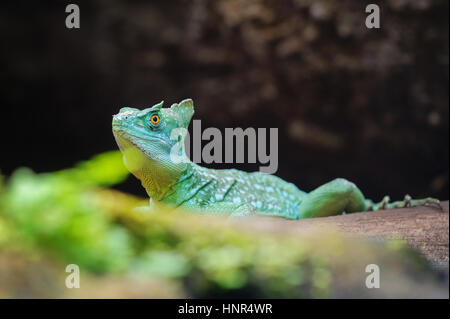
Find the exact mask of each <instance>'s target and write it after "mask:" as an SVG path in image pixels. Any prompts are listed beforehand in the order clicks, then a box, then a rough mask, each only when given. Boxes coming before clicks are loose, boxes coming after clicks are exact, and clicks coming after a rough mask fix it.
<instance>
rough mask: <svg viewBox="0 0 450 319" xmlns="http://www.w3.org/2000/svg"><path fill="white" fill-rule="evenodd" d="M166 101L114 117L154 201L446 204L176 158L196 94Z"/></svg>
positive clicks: (314, 209)
mask: <svg viewBox="0 0 450 319" xmlns="http://www.w3.org/2000/svg"><path fill="white" fill-rule="evenodd" d="M162 106H163V102H161V103H159V104H156V105H154V106H153V107H151V108H146V109H144V110H139V109H136V108H128V107H126V108H122V109H121V110H120V112H119V113H118V114H116V115H114V116H113V122H112V126H113V133H114V136H115V139H116V141H117V144H118V145H119V148H120V150H121V151H122V153H123V155H124V162H125V166H126V167H127V169H128V170H129V171H130V172H131V173H132V174H133V175H135V176H136V177H137V178H138V179H139V180H140V181H141V183H142V185H143V186H144V188H145V190H146V191H147V193H148V195H149V196H150V207H152V205H157V204H158V203H163V204H166V205H169V206H173V207H180V208H185V209H192V210H196V211H200V212H211V213H229V214H231V215H232V216H245V215H249V214H253V213H258V214H265V215H271V216H280V217H285V218H288V219H300V218H309V217H323V216H331V215H337V214H341V213H353V212H362V211H369V210H379V209H390V208H399V207H408V206H418V205H427V204H436V205H438V206H440V203H439V200H437V199H434V198H425V199H418V200H413V199H411V197H410V196H409V195H406V196H405V198H404V200H403V201H398V202H393V203H390V202H389V197H388V196H385V197H384V198H383V200H382V201H381V202H380V203H377V204H375V203H373V202H372V201H371V200H367V199H365V198H364V195H363V194H362V192H361V191H360V190H359V189H358V187H356V185H355V184H353V183H352V182H349V181H347V180H345V179H343V178H338V179H335V180H333V181H331V182H329V183H326V184H324V185H322V186H320V187H318V188H316V189H315V190H313V191H312V192H310V193H307V192H304V191H302V190H300V189H298V188H297V187H296V186H295V185H294V184H292V183H288V182H286V181H284V180H282V179H281V178H278V177H276V176H274V175H269V174H264V173H260V172H254V173H247V172H243V171H239V170H235V169H230V170H228V169H227V170H213V169H208V168H205V167H201V166H199V165H197V164H195V163H193V162H191V161H189V159H187V156H186V155H185V154H182V155H183V156H185V160H183V161H174V160H173V158H172V157H171V151H172V150H173V148H174V146H175V144H176V143H179V142H183V139H184V137H183V136H178V137H177V138H173V136H172V131H173V130H174V129H177V128H183V129H187V127H188V126H189V123H190V121H191V118H192V116H193V114H194V106H193V102H192V100H191V99H186V100H183V101H182V102H180V103H176V104H173V105H172V106H171V107H170V108H163V107H162ZM182 151H183V152H184V150H182Z"/></svg>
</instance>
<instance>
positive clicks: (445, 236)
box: [252, 201, 449, 269]
mask: <svg viewBox="0 0 450 319" xmlns="http://www.w3.org/2000/svg"><path fill="white" fill-rule="evenodd" d="M442 207H443V210H442V211H441V210H439V209H437V208H435V207H428V206H419V207H410V208H401V209H392V210H382V211H377V212H363V213H354V214H348V215H339V216H331V217H323V218H310V219H303V220H299V221H295V222H292V221H289V220H283V219H279V218H271V217H263V218H258V220H257V221H256V222H254V223H252V227H256V228H258V229H265V230H271V231H282V232H287V231H289V232H294V233H302V234H305V233H308V232H313V231H316V230H319V229H324V228H330V227H331V228H337V229H338V230H339V231H340V232H342V233H344V234H348V235H351V236H362V237H364V238H366V239H370V240H384V239H398V240H402V241H405V242H406V243H407V244H408V245H409V246H410V247H411V248H413V249H415V250H417V251H418V252H419V253H420V254H422V255H423V256H424V257H425V258H426V259H428V260H429V261H430V262H431V263H432V264H433V265H434V266H436V267H438V268H444V267H445V268H447V269H448V265H449V202H448V201H445V202H443V203H442ZM267 219H270V221H268V220H267Z"/></svg>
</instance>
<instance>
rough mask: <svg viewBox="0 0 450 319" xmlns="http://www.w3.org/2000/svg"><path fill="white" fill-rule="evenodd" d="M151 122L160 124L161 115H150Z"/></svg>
mask: <svg viewBox="0 0 450 319" xmlns="http://www.w3.org/2000/svg"><path fill="white" fill-rule="evenodd" d="M150 122H151V123H152V124H153V125H158V124H159V115H158V114H153V115H152V116H151V117H150Z"/></svg>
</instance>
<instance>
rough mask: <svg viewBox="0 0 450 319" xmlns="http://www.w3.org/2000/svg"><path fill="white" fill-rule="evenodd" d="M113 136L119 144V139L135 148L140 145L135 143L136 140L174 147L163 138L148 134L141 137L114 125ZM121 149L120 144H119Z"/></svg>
mask: <svg viewBox="0 0 450 319" xmlns="http://www.w3.org/2000/svg"><path fill="white" fill-rule="evenodd" d="M113 134H114V137H115V138H116V142H117V144H119V141H118V139H120V141H123V140H125V141H127V142H128V143H130V144H132V145H133V146H135V147H138V148H139V145H138V143H136V142H134V140H142V141H143V142H151V143H162V144H165V145H167V146H170V147H172V146H173V144H172V143H171V142H169V141H168V140H166V139H164V138H162V137H156V136H149V135H148V134H145V136H139V135H137V134H134V133H130V132H129V130H128V129H127V128H125V127H122V126H120V125H117V124H114V125H113ZM119 147H120V144H119Z"/></svg>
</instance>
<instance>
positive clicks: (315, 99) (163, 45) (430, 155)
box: [0, 0, 449, 200]
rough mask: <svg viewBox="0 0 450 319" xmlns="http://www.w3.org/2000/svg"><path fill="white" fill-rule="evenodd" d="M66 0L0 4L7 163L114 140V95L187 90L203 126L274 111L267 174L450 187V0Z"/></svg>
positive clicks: (399, 190) (75, 152)
mask: <svg viewBox="0 0 450 319" xmlns="http://www.w3.org/2000/svg"><path fill="white" fill-rule="evenodd" d="M72 2H73V3H76V4H78V5H79V6H80V11H81V28H80V29H66V27H65V19H66V16H67V13H65V7H66V5H67V4H68V3H70V2H68V1H14V2H12V1H11V2H8V1H6V2H2V4H1V11H0V32H1V39H2V41H1V45H2V50H1V53H0V54H1V72H0V92H1V123H2V124H1V125H0V134H1V141H2V143H1V156H0V161H1V162H0V169H1V170H2V172H3V173H4V174H10V173H11V172H12V171H13V170H14V169H15V168H17V167H20V166H28V167H31V168H33V169H34V170H35V171H37V172H43V171H52V170H57V169H61V168H65V167H68V166H70V165H73V164H74V163H75V162H77V161H79V160H83V159H87V158H89V157H90V156H92V155H93V154H96V153H99V152H102V151H106V150H111V149H116V148H117V147H116V144H115V141H114V139H113V136H112V134H111V115H112V114H114V113H117V112H118V110H119V108H120V107H123V106H137V107H147V106H151V105H153V104H155V103H157V102H159V101H161V100H165V101H166V105H167V106H169V105H170V104H171V103H174V102H178V101H180V100H182V99H184V98H186V97H191V98H193V99H194V103H195V105H196V114H195V117H194V118H196V119H201V120H202V126H203V127H204V128H206V127H209V126H215V127H218V128H221V129H223V128H225V127H238V126H240V127H243V128H245V127H278V128H279V145H280V150H279V170H278V172H277V175H278V176H280V177H282V178H285V179H287V180H289V181H292V182H294V183H295V184H296V185H297V186H299V187H300V188H301V189H303V190H306V191H310V190H312V189H313V188H315V187H317V186H319V185H320V184H323V183H325V182H327V181H329V180H331V179H333V178H336V177H345V178H347V179H349V180H352V181H353V182H355V183H357V184H358V185H359V186H360V188H361V189H362V190H363V191H364V192H365V194H366V195H368V196H369V197H372V198H373V199H375V200H379V199H381V197H382V196H383V195H385V194H389V195H391V197H395V198H397V199H400V198H402V197H403V195H404V194H405V193H406V192H408V193H410V194H411V195H413V196H416V197H421V196H435V197H439V198H441V199H448V194H449V188H448V183H449V178H448V176H449V165H448V160H449V152H448V149H449V126H448V125H449V113H448V110H449V99H448V85H449V83H448V82H449V81H448V75H449V64H448V62H449V55H448V52H449V46H448V43H449V34H448V31H449V24H448V21H449V8H448V7H449V2H448V1H447V0H442V1H438V0H436V1H431V0H398V1H389V2H387V1H376V2H374V1H366V2H364V1H358V0H354V1H323V0H314V1H312V0H283V1H279V0H265V1H263V0H215V1H207V0H193V1H181V0H180V1H119V0H108V1H106V0H104V1H99V0H97V1H93V0H91V1H72ZM369 3H377V4H378V5H380V7H381V28H380V29H367V28H366V27H365V18H366V13H365V7H366V5H367V4H369ZM209 166H210V167H217V168H229V167H237V168H241V169H245V170H255V169H257V167H258V165H229V164H223V165H209ZM121 188H122V189H123V190H126V191H129V192H132V193H135V194H139V195H142V196H144V195H145V194H144V191H143V189H142V188H141V187H140V186H139V183H138V181H137V180H135V179H134V178H132V177H130V178H129V180H128V181H127V183H126V184H124V185H122V186H121Z"/></svg>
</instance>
